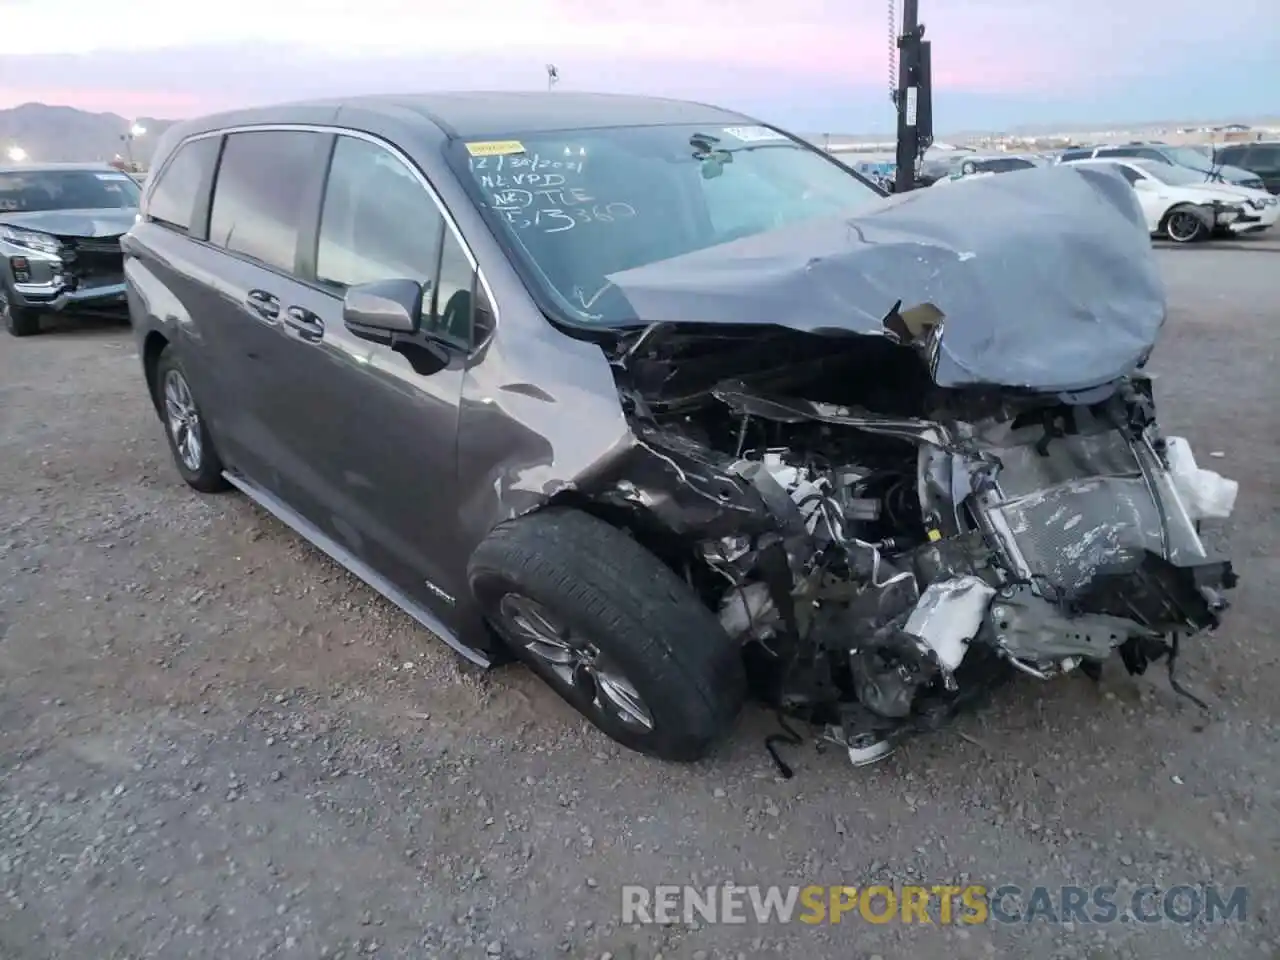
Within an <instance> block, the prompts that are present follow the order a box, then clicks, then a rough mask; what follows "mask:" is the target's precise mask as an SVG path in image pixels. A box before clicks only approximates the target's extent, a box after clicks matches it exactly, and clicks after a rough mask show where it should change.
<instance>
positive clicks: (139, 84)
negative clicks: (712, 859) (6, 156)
mask: <svg viewBox="0 0 1280 960" xmlns="http://www.w3.org/2000/svg"><path fill="white" fill-rule="evenodd" d="M920 7H921V19H922V20H923V21H924V22H925V24H926V25H927V27H928V37H929V39H931V40H932V41H934V49H933V61H934V85H935V126H936V127H937V128H938V130H939V131H940V132H943V131H946V130H958V129H965V128H973V127H984V128H998V127H1001V126H1008V125H1013V124H1019V123H1049V124H1053V123H1074V122H1077V121H1099V122H1103V121H1121V120H1144V119H1150V120H1159V119H1179V118H1188V119H1190V118H1202V117H1203V118H1218V117H1221V118H1229V117H1237V116H1249V115H1260V114H1272V115H1274V114H1276V113H1280V0H1231V2H1230V3H1229V4H1226V5H1222V6H1215V5H1214V4H1212V3H1205V2H1204V0H1070V2H1065V0H920ZM184 8H185V9H184ZM0 22H3V24H4V29H3V31H2V32H0V107H11V106H15V105H17V104H20V103H24V102H27V101H32V100H37V101H42V102H45V103H59V104H68V105H71V106H75V107H80V108H82V109H86V110H94V111H112V112H115V113H119V114H122V115H124V116H126V117H129V116H152V117H186V116H193V115H196V114H200V113H207V112H210V111H215V110H221V109H225V108H229V107H235V106H242V105H249V104H261V103H270V102H276V101H282V100H293V99H300V98H307V97H314V96H328V95H334V94H344V93H347V94H354V93H379V92H383V93H396V92H412V91H422V90H443V89H457V90H485V89H490V90H493V89H539V88H543V87H545V85H546V75H545V72H544V65H545V64H546V63H554V64H556V65H557V66H558V67H559V70H560V73H561V77H562V80H561V87H562V88H563V89H580V90H600V91H614V92H628V93H653V94H660V95H665V96H676V97H683V98H688V99H696V100H704V101H711V102H715V103H718V104H721V105H724V106H727V107H730V108H736V109H739V110H742V111H745V112H747V113H751V114H755V115H757V116H760V117H762V118H764V119H767V120H770V121H773V122H776V123H779V124H781V125H784V126H790V127H791V128H793V129H797V130H801V131H805V132H820V131H835V132H857V131H875V130H889V129H890V128H891V124H892V111H891V107H890V106H889V102H888V86H889V79H888V0H643V2H639V0H638V2H633V3H620V2H616V0H465V2H463V0H346V2H335V0H307V2H301V0H219V2H217V3H190V4H189V5H188V4H181V3H174V2H173V0H114V2H112V0H0Z"/></svg>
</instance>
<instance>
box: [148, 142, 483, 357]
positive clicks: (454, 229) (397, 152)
mask: <svg viewBox="0 0 1280 960" xmlns="http://www.w3.org/2000/svg"><path fill="white" fill-rule="evenodd" d="M290 130H296V131H301V132H303V133H319V134H325V135H336V136H341V137H355V138H356V139H357V140H363V141H365V142H366V143H371V144H373V145H374V146H378V147H381V148H382V149H384V150H386V151H387V152H388V153H390V154H391V155H392V156H393V157H395V158H396V159H397V160H399V161H400V162H401V163H402V164H404V166H405V168H406V169H408V171H409V173H410V174H412V176H413V178H414V179H415V180H417V181H418V183H419V184H420V185H421V186H422V188H423V189H424V190H426V191H427V193H428V194H429V195H430V196H431V200H432V202H433V203H434V204H435V205H436V209H437V210H439V211H440V215H441V216H442V217H444V222H445V223H446V224H448V226H449V231H450V232H451V233H452V234H453V238H454V239H455V240H456V241H457V242H458V246H459V247H461V248H462V253H463V255H464V256H465V257H466V258H467V263H469V264H470V265H471V269H472V270H474V271H475V272H476V276H477V277H479V279H480V285H481V286H482V287H484V292H485V296H486V298H487V299H488V301H489V308H490V309H491V310H492V311H493V323H494V326H495V327H497V326H498V324H499V323H501V310H502V308H501V307H500V306H499V305H498V300H497V298H496V297H494V295H493V287H491V286H490V285H489V278H488V277H486V276H485V274H484V270H483V269H482V268H481V266H480V261H479V260H477V259H476V255H475V252H474V251H473V250H472V249H471V245H470V244H469V243H467V240H466V238H465V237H464V236H463V235H462V230H461V229H460V228H459V227H458V223H457V221H456V220H454V219H453V214H452V213H450V212H449V207H448V206H447V205H446V204H445V202H444V201H443V200H442V199H440V194H439V193H437V192H436V188H435V187H433V186H432V185H431V181H430V180H428V179H427V177H426V174H424V173H423V172H422V171H421V170H419V169H418V165H417V164H416V163H414V162H413V161H412V160H411V159H410V158H409V155H408V154H407V153H405V152H404V151H403V150H401V149H400V148H399V147H397V146H396V145H395V144H394V143H392V142H391V141H390V140H385V139H383V138H382V137H379V136H377V135H375V134H372V133H366V132H365V131H363V130H352V129H351V128H350V127H344V126H342V125H341V124H323V123H246V124H239V125H237V126H234V127H220V128H219V129H217V130H206V131H205V132H203V133H193V134H191V135H190V136H188V137H183V138H182V140H180V141H178V143H177V144H175V145H174V148H173V149H172V150H171V151H170V152H169V156H168V157H166V158H165V162H164V164H163V165H161V167H160V169H159V170H158V171H157V172H156V175H157V178H158V177H159V176H162V175H163V174H164V170H165V168H166V167H168V165H169V162H170V161H171V160H172V159H173V158H174V157H175V156H177V153H178V151H179V150H181V149H182V148H183V147H184V146H186V145H187V144H188V143H191V142H193V141H196V140H207V139H208V138H210V137H222V136H230V135H231V134H233V133H268V132H272V131H290ZM147 179H148V180H150V179H151V177H150V176H148V178H147ZM214 190H215V192H216V190H217V180H216V179H215V180H214ZM321 202H323V199H322V201H321ZM148 206H150V204H149V203H148ZM147 217H148V219H150V214H147ZM219 249H221V248H219ZM432 282H433V283H434V282H435V281H434V280H433V281H432ZM480 346H481V343H479V342H477V343H473V344H471V348H470V349H471V350H473V351H474V350H476V349H478V348H479V347H480Z"/></svg>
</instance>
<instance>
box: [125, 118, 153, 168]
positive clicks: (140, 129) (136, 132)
mask: <svg viewBox="0 0 1280 960" xmlns="http://www.w3.org/2000/svg"><path fill="white" fill-rule="evenodd" d="M146 132H147V128H146V127H144V126H143V125H142V124H140V123H136V122H135V123H134V124H133V125H132V126H131V127H129V132H128V133H122V134H120V139H121V140H122V141H124V152H125V155H126V156H127V157H128V159H129V166H130V168H132V167H133V166H134V163H133V141H134V140H136V139H137V138H138V137H140V136H142V135H143V134H144V133H146Z"/></svg>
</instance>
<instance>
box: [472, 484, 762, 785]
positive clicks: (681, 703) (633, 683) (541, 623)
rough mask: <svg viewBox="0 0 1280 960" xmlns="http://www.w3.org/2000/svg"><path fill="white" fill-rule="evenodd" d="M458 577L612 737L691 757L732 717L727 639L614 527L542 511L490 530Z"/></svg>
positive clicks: (547, 676) (738, 678)
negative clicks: (465, 574)
mask: <svg viewBox="0 0 1280 960" xmlns="http://www.w3.org/2000/svg"><path fill="white" fill-rule="evenodd" d="M468 578H469V580H470V583H471V589H472V592H473V594H474V595H475V597H476V599H477V601H478V602H479V604H480V607H481V609H482V610H483V611H484V613H485V615H486V617H488V618H489V621H490V623H492V624H493V626H494V628H495V629H496V631H497V632H498V633H499V634H500V635H501V636H502V638H503V639H504V640H505V641H506V643H507V644H508V645H509V646H510V648H511V652H512V653H513V654H514V655H515V656H516V657H517V658H519V659H520V660H522V661H524V663H525V664H527V665H528V666H529V667H530V668H531V669H532V670H533V671H534V672H535V673H537V674H538V675H539V676H540V677H541V678H542V679H543V680H544V681H546V682H547V684H549V685H550V686H551V688H552V689H553V690H555V691H556V693H558V694H559V695H560V696H561V697H562V698H563V699H564V700H565V701H566V702H568V703H569V704H570V705H571V706H573V707H574V708H575V709H577V710H578V711H579V712H580V713H581V714H582V715H583V716H584V717H586V718H587V719H588V720H590V721H591V722H592V723H593V724H595V725H596V726H597V727H598V728H600V729H601V730H602V731H603V732H604V733H606V734H607V735H608V736H610V737H612V738H613V739H614V740H616V741H618V742H619V743H621V744H622V745H623V746H626V747H629V748H630V749H632V750H636V751H639V752H640V753H644V754H648V755H650V756H654V757H658V758H660V759H663V760H672V761H693V760H698V759H701V758H702V757H704V756H706V754H707V753H708V752H710V750H711V749H712V747H713V746H714V745H715V744H716V743H717V742H719V741H720V740H722V739H723V738H724V737H725V736H726V735H727V734H728V732H729V730H730V729H731V728H732V726H733V722H734V719H735V718H736V716H737V714H738V711H739V709H740V708H741V706H742V703H743V700H744V699H745V696H746V673H745V669H744V666H743V662H742V654H741V650H740V648H739V646H738V644H736V643H735V642H734V641H733V640H731V639H730V638H729V636H728V635H727V634H726V633H725V632H724V630H723V629H722V628H721V626H720V623H719V621H718V620H717V619H716V617H715V616H714V615H713V614H712V613H711V611H710V610H708V609H707V608H706V606H704V605H703V604H702V603H701V602H700V601H699V600H698V598H697V596H696V595H695V594H694V593H693V591H692V590H690V588H689V587H688V586H687V585H686V584H685V583H684V582H683V581H681V580H680V578H679V577H677V576H676V575H675V574H674V573H673V572H672V571H671V570H670V569H669V568H668V567H666V566H665V565H664V564H663V563H662V562H661V561H660V560H658V558H657V557H655V556H654V555H653V554H651V553H650V552H649V551H648V550H646V549H645V548H644V547H643V546H641V545H640V544H639V543H637V542H636V541H635V540H634V539H633V538H631V537H630V536H628V535H627V534H626V533H624V532H623V531H621V530H618V529H617V528H615V527H612V526H610V525H609V524H607V523H605V522H604V521H602V520H598V519H596V518H595V517H592V516H590V515H588V514H585V513H582V512H580V511H577V510H569V509H563V508H550V509H547V510H543V511H541V512H539V513H535V514H531V515H529V516H526V517H522V518H520V519H517V520H513V521H511V522H509V523H506V524H503V525H502V526H500V527H498V528H497V529H496V530H494V531H493V532H492V533H491V534H490V535H489V537H488V538H487V539H486V540H485V541H484V542H483V543H481V544H480V546H479V547H478V548H476V551H475V553H474V555H473V556H472V558H471V562H470V564H469V565H468ZM539 637H541V638H544V639H541V640H539V639H538V638H539ZM547 638H550V639H547ZM620 704H621V705H620Z"/></svg>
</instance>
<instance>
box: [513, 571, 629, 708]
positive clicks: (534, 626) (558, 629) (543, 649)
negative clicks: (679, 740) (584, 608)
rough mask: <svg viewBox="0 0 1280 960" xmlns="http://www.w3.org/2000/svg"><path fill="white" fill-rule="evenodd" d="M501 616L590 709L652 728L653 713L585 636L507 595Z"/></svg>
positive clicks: (526, 599) (530, 601)
mask: <svg viewBox="0 0 1280 960" xmlns="http://www.w3.org/2000/svg"><path fill="white" fill-rule="evenodd" d="M498 614H499V616H500V617H501V619H502V621H503V623H504V625H505V626H506V627H507V632H508V633H509V634H511V636H512V639H513V640H514V641H515V642H517V643H519V644H520V645H521V646H522V647H523V648H524V650H525V651H526V652H527V653H528V654H529V655H530V656H531V657H532V658H533V659H534V660H535V661H536V662H537V663H538V664H539V665H540V666H541V667H542V668H543V670H544V671H545V672H546V673H548V674H550V675H551V676H552V677H554V678H555V680H556V681H558V682H559V683H560V684H562V685H563V686H564V687H566V688H568V689H569V690H570V691H572V692H574V693H576V694H578V695H580V697H581V698H582V699H584V700H586V701H587V702H588V703H589V704H590V705H591V708H592V709H594V710H596V711H597V712H599V713H600V714H603V715H605V716H607V717H610V718H612V719H613V720H615V721H617V722H618V723H620V724H621V725H622V726H624V727H627V728H629V729H631V730H635V731H638V732H642V733H643V732H648V731H650V730H652V729H653V714H652V713H650V712H649V708H648V706H646V705H645V702H644V700H643V699H642V698H641V696H640V694H639V693H638V692H637V691H636V688H635V686H634V685H633V684H632V683H631V681H630V680H628V679H627V677H626V674H625V673H623V672H622V670H621V669H620V667H619V666H618V664H617V663H616V662H614V660H613V659H612V658H611V657H609V656H608V655H607V654H605V653H604V652H603V651H601V650H600V648H599V647H597V646H596V645H595V644H594V643H592V642H591V640H590V639H589V638H587V637H583V636H580V635H578V634H577V633H576V632H575V631H573V630H571V629H570V628H569V627H567V626H565V625H563V624H562V623H560V622H559V620H558V618H556V617H555V615H554V614H552V613H551V611H549V610H548V609H547V608H546V607H545V606H543V605H542V604H540V603H538V602H537V601H536V600H533V599H530V598H529V597H525V596H522V595H520V594H518V593H508V594H507V595H506V596H504V597H503V598H502V600H501V601H499V603H498Z"/></svg>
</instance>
